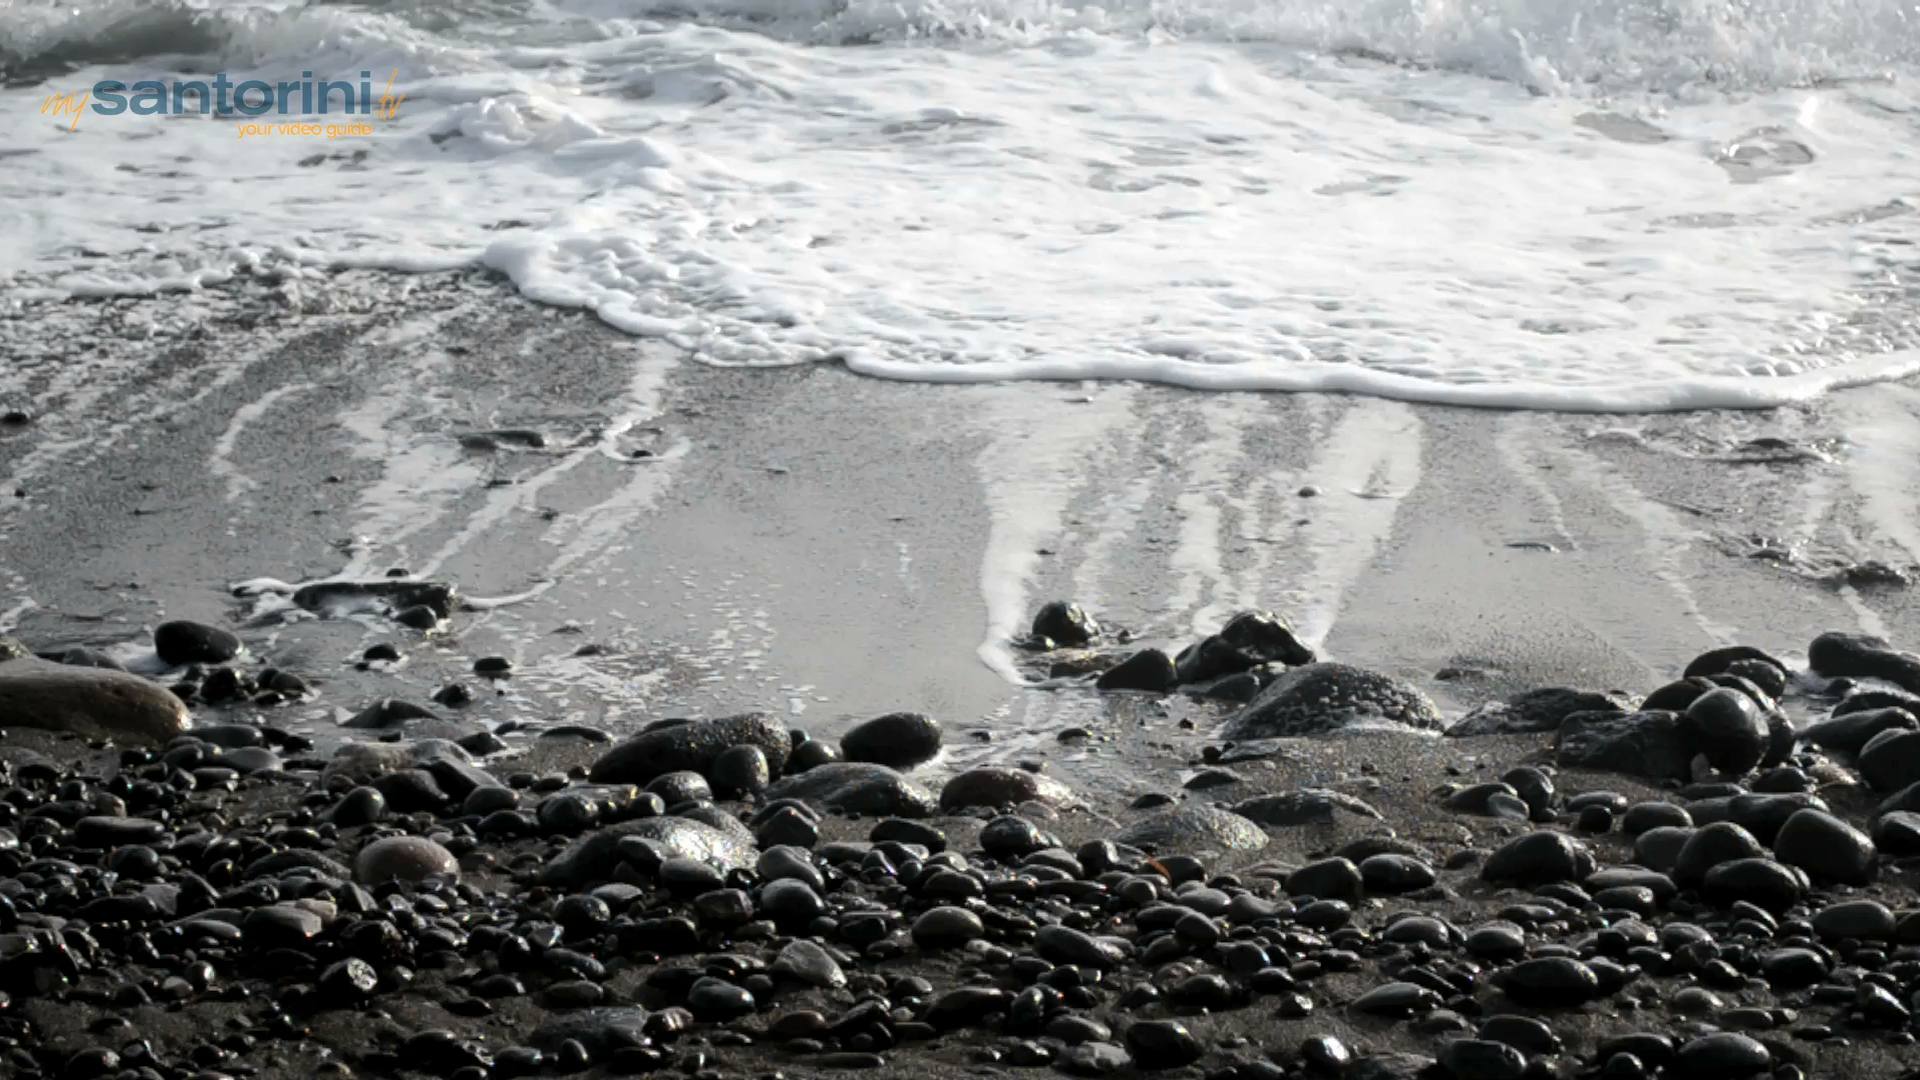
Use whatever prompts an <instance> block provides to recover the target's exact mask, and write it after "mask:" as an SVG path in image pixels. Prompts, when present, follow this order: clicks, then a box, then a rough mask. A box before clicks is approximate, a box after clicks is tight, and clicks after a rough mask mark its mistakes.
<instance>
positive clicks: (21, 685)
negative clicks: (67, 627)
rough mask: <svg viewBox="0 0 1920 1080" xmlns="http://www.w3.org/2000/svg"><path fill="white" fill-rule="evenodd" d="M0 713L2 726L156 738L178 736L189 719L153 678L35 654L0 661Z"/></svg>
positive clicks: (127, 739)
mask: <svg viewBox="0 0 1920 1080" xmlns="http://www.w3.org/2000/svg"><path fill="white" fill-rule="evenodd" d="M0 717H5V723H6V725H7V726H8V727H25V728H37V729H44V730H47V731H63V732H68V733H71V734H74V735H79V736H81V737H82V738H87V739H111V740H117V741H124V742H134V743H158V744H164V743H167V742H169V741H171V740H172V739H174V738H175V737H177V736H179V735H180V734H181V733H182V732H184V731H185V730H186V728H187V725H188V723H189V722H190V720H191V716H190V714H189V713H188V712H187V706H186V704H185V703H184V702H182V701H181V700H180V699H179V698H178V697H175V696H174V694H173V692H172V691H171V690H168V689H167V688H166V687H164V686H161V685H160V684H159V683H154V682H149V681H147V680H146V679H143V678H141V677H139V676H138V675H130V674H128V673H126V672H124V671H114V670H112V669H110V668H96V667H69V666H67V665H64V664H55V663H50V662H48V661H46V660H41V659H38V658H36V657H24V658H21V659H18V660H9V661H7V662H6V663H5V664H0Z"/></svg>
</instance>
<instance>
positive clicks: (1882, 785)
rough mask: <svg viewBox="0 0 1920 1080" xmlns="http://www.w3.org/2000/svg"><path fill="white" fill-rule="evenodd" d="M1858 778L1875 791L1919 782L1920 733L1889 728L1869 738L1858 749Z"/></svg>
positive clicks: (1898, 787)
mask: <svg viewBox="0 0 1920 1080" xmlns="http://www.w3.org/2000/svg"><path fill="white" fill-rule="evenodd" d="M1856 715H1868V716H1871V715H1873V714H1871V713H1866V714H1856ZM1860 777H1861V779H1863V780H1865V781H1866V782H1867V785H1868V786H1869V787H1871V788H1873V789H1874V790H1875V791H1899V790H1900V789H1901V788H1903V787H1906V786H1907V785H1909V784H1917V783H1920V731H1905V730H1901V729H1898V728H1889V729H1886V730H1883V731H1881V732H1880V733H1879V734H1877V735H1875V736H1874V737H1873V738H1872V739H1869V740H1868V741H1867V743H1866V745H1865V746H1863V747H1861V749H1860Z"/></svg>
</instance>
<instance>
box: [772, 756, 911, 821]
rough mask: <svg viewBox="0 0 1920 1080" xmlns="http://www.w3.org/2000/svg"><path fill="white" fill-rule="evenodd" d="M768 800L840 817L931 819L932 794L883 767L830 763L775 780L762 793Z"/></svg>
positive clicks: (841, 762)
mask: <svg viewBox="0 0 1920 1080" xmlns="http://www.w3.org/2000/svg"><path fill="white" fill-rule="evenodd" d="M764 794H765V796H766V798H767V799H769V800H776V799H799V800H800V801H802V802H805V803H807V804H808V805H813V806H819V807H822V808H824V809H827V810H831V811H834V812H836V813H842V814H877V815H886V816H889V817H902V818H924V817H932V816H933V814H934V810H935V807H936V805H937V803H936V801H935V799H934V797H933V793H932V792H931V791H928V790H927V789H926V788H924V787H921V786H920V785H919V784H916V783H914V782H913V781H911V780H909V779H907V778H906V777H904V776H902V775H900V774H899V773H898V772H896V771H894V770H893V769H890V768H888V767H886V766H885V765H874V764H871V763H868V762H857V761H831V762H827V763H824V764H821V765H816V766H814V767H813V768H811V769H808V770H807V771H806V772H804V773H800V774H798V775H796V776H788V777H785V778H783V779H781V780H778V781H776V782H775V783H774V784H773V785H772V786H771V787H769V788H767V790H766V791H765V792H764Z"/></svg>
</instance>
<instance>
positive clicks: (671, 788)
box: [647, 769, 713, 806]
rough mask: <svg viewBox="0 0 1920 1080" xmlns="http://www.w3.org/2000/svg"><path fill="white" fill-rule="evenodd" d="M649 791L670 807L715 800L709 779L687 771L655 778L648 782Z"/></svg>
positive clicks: (664, 774) (683, 770)
mask: <svg viewBox="0 0 1920 1080" xmlns="http://www.w3.org/2000/svg"><path fill="white" fill-rule="evenodd" d="M647 790H648V791H651V792H653V793H654V794H655V795H658V796H660V798H661V800H662V801H664V802H665V803H666V804H667V805H668V806H678V805H679V804H681V803H683V802H701V801H703V800H704V801H711V800H712V799H713V786H712V785H711V784H708V783H707V778H706V777H705V776H703V775H701V774H700V773H697V772H692V771H690V770H686V769H682V770H679V771H677V772H670V773H662V774H661V775H659V776H656V777H654V778H653V779H652V780H650V781H648V783H647Z"/></svg>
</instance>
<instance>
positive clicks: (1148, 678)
mask: <svg viewBox="0 0 1920 1080" xmlns="http://www.w3.org/2000/svg"><path fill="white" fill-rule="evenodd" d="M1179 683H1180V675H1179V672H1178V671H1177V670H1176V669H1175V667H1174V663H1173V659H1172V658H1171V657H1169V656H1168V655H1167V654H1166V653H1164V652H1161V651H1160V650H1159V649H1141V650H1140V651H1139V652H1136V653H1134V654H1133V655H1131V656H1129V657H1127V658H1126V659H1125V660H1122V661H1120V662H1119V663H1118V664H1115V665H1114V666H1112V667H1110V668H1108V669H1107V670H1105V671H1103V672H1101V673H1100V677H1099V678H1097V679H1095V680H1094V681H1093V685H1094V688H1095V689H1096V690H1103V691H1107V692H1114V691H1121V690H1138V691H1141V692H1144V693H1150V694H1164V693H1166V692H1168V691H1169V690H1172V689H1173V688H1174V687H1175V686H1177V685H1179Z"/></svg>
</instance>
